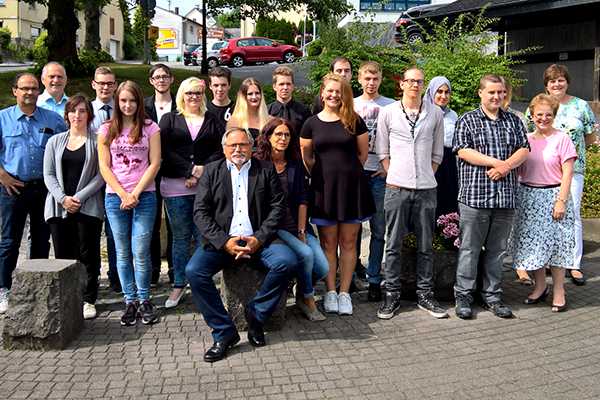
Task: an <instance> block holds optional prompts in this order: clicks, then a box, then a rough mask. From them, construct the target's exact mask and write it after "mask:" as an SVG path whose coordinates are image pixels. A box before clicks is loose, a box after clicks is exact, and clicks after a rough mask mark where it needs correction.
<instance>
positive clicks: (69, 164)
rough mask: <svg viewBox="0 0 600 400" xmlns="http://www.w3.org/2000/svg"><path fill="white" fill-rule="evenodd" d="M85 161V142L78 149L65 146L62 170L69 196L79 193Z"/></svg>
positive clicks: (66, 191) (66, 192)
mask: <svg viewBox="0 0 600 400" xmlns="http://www.w3.org/2000/svg"><path fill="white" fill-rule="evenodd" d="M84 163H85V144H84V145H83V146H80V147H79V148H78V149H77V150H69V149H68V148H66V147H65V151H64V152H63V156H62V170H63V185H64V188H65V194H66V195H67V196H73V195H74V194H75V193H77V185H78V184H79V179H81V173H82V172H83V164H84Z"/></svg>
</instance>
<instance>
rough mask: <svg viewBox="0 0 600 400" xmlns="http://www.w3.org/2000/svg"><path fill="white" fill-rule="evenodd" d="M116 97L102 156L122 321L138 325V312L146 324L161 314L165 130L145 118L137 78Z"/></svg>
mask: <svg viewBox="0 0 600 400" xmlns="http://www.w3.org/2000/svg"><path fill="white" fill-rule="evenodd" d="M115 99H116V103H117V106H116V107H115V112H114V114H113V117H112V119H110V120H109V121H107V122H105V123H104V124H102V126H101V127H100V129H98V157H99V162H100V173H101V174H102V177H103V178H104V180H105V181H106V198H105V200H104V205H105V208H106V215H107V217H108V220H109V222H110V227H111V230H112V233H113V236H114V238H115V248H116V252H117V270H118V272H119V280H120V281H121V286H122V288H123V293H124V295H125V312H124V313H123V315H122V317H121V325H124V326H130V325H135V323H136V322H137V316H138V314H139V315H140V316H141V319H142V323H143V324H153V323H155V322H158V320H159V315H158V313H157V310H156V307H155V306H154V305H153V304H152V303H151V302H150V280H151V275H152V271H151V270H152V267H151V260H150V241H151V238H152V228H153V225H154V218H155V215H156V193H155V190H156V185H155V183H154V178H155V177H156V174H157V172H158V169H159V167H160V157H161V155H160V130H159V128H158V125H156V123H155V122H153V121H152V120H150V119H148V118H146V115H145V112H144V103H143V101H144V97H143V95H142V90H141V89H140V87H139V86H138V85H137V83H135V82H132V81H125V82H123V83H121V84H120V85H119V87H118V88H117V91H116V93H115Z"/></svg>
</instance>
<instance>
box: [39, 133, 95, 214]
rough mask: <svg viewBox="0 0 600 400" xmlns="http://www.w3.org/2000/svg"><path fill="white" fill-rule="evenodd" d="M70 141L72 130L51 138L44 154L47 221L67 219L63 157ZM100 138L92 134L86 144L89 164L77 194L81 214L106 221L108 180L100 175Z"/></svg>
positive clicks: (84, 171)
mask: <svg viewBox="0 0 600 400" xmlns="http://www.w3.org/2000/svg"><path fill="white" fill-rule="evenodd" d="M68 142H69V131H66V132H63V133H60V134H58V135H54V136H52V137H51V138H50V139H48V143H47V144H46V150H45V152H44V183H45V184H46V187H47V188H48V196H47V197H46V205H45V207H44V219H45V220H46V221H48V220H49V219H50V218H54V217H61V218H66V217H67V210H65V209H64V208H63V206H62V202H63V200H64V198H65V197H66V195H65V188H64V182H63V174H62V156H63V152H64V151H65V148H66V147H67V143H68ZM96 143H97V142H96V135H95V134H90V135H89V136H88V139H87V141H86V142H85V162H84V164H83V171H82V172H81V178H79V183H78V184H77V193H75V195H74V197H76V198H78V199H79V200H80V201H81V208H80V209H79V212H80V213H82V214H85V215H89V216H91V217H96V218H100V219H104V201H103V196H102V190H101V189H102V187H103V186H104V180H103V179H102V176H101V175H100V168H99V166H98V150H97V148H96Z"/></svg>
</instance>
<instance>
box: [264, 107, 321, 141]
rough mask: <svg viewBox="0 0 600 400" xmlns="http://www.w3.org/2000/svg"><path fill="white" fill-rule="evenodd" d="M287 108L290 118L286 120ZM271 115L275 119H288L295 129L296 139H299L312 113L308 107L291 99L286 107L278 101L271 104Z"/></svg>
mask: <svg viewBox="0 0 600 400" xmlns="http://www.w3.org/2000/svg"><path fill="white" fill-rule="evenodd" d="M286 107H287V114H289V117H288V118H285V117H286V115H285V114H286V110H285V108H286ZM269 115H272V116H274V117H279V118H284V119H288V120H289V121H290V122H291V123H292V126H293V127H294V133H295V135H296V137H299V136H300V129H302V125H304V122H305V121H306V120H307V119H308V117H310V116H311V115H312V114H311V113H310V110H309V109H308V107H306V106H305V105H304V104H302V103H299V102H297V101H296V100H294V99H291V100H290V101H289V103H287V104H285V105H284V104H282V103H280V102H279V101H278V100H275V101H274V102H272V103H271V104H269Z"/></svg>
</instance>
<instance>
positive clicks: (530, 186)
mask: <svg viewBox="0 0 600 400" xmlns="http://www.w3.org/2000/svg"><path fill="white" fill-rule="evenodd" d="M520 183H521V185H523V186H526V187H528V188H532V189H554V188H557V187H560V183H557V184H555V185H542V186H533V185H528V184H526V183H523V182H520Z"/></svg>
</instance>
